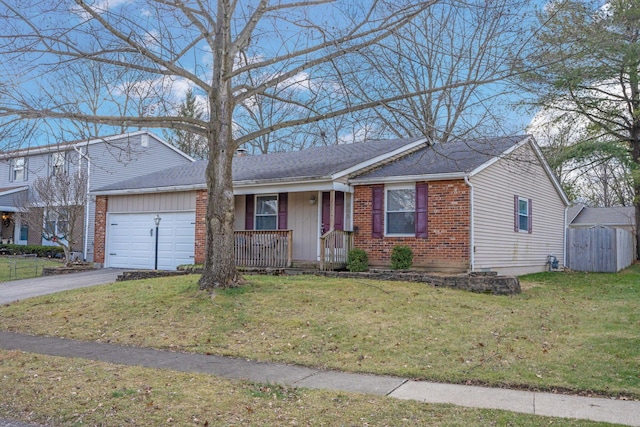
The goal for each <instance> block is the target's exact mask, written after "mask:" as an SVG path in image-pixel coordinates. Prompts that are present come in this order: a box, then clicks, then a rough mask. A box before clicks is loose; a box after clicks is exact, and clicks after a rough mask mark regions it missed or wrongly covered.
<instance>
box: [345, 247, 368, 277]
mask: <svg viewBox="0 0 640 427" xmlns="http://www.w3.org/2000/svg"><path fill="white" fill-rule="evenodd" d="M368 269H369V257H368V256H367V253H366V252H365V251H364V249H351V250H350V251H349V253H348V254H347V270H349V271H354V272H357V271H367V270H368Z"/></svg>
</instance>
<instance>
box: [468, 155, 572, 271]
mask: <svg viewBox="0 0 640 427" xmlns="http://www.w3.org/2000/svg"><path fill="white" fill-rule="evenodd" d="M470 182H471V183H472V185H473V189H474V190H473V191H474V197H473V210H474V224H473V226H474V242H473V245H474V261H475V270H476V271H488V270H491V271H497V272H498V273H500V274H527V273H533V272H537V271H544V270H545V269H546V268H547V264H546V263H547V256H548V255H550V254H554V255H555V256H556V257H557V258H558V260H559V261H560V263H561V264H562V262H563V257H564V234H565V228H564V211H565V206H564V203H563V200H562V198H561V196H560V195H559V194H558V192H557V190H556V188H555V187H554V185H553V184H552V182H551V180H550V179H549V177H548V176H547V174H546V172H545V170H544V168H543V166H542V165H541V163H540V162H539V160H538V158H537V157H536V156H535V154H534V152H533V151H532V149H531V147H530V146H529V145H525V146H523V147H521V148H519V149H518V150H517V151H516V152H514V153H513V155H512V156H510V157H509V158H505V159H502V160H501V161H498V162H496V163H494V164H493V165H491V166H489V167H488V168H486V169H485V170H483V171H481V172H480V173H478V174H477V175H476V176H474V177H472V178H471V180H470ZM514 195H517V196H519V197H523V198H526V199H531V200H532V207H533V212H532V218H533V232H532V233H531V234H529V233H527V232H522V231H520V232H516V231H514Z"/></svg>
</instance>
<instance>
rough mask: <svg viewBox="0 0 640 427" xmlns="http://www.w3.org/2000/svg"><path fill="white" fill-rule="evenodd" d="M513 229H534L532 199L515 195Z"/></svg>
mask: <svg viewBox="0 0 640 427" xmlns="http://www.w3.org/2000/svg"><path fill="white" fill-rule="evenodd" d="M513 204H514V206H513V231H515V232H520V231H524V232H527V233H531V232H532V231H533V216H532V212H533V210H532V204H533V203H532V201H531V199H525V198H522V197H519V196H517V195H516V196H514V197H513Z"/></svg>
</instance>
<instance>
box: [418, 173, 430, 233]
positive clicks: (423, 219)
mask: <svg viewBox="0 0 640 427" xmlns="http://www.w3.org/2000/svg"><path fill="white" fill-rule="evenodd" d="M428 189H429V185H428V184H427V183H426V182H418V183H416V237H417V238H419V239H426V238H427V210H428V191H429V190H428Z"/></svg>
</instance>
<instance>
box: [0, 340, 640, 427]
mask: <svg viewBox="0 0 640 427" xmlns="http://www.w3.org/2000/svg"><path fill="white" fill-rule="evenodd" d="M0 348H2V349H5V350H22V351H26V352H31V353H38V354H46V355H50V356H62V357H79V358H84V359H90V360H98V361H103V362H109V363H116V364H122V365H135V366H145V367H149V368H158V369H169V370H174V371H181V372H197V373H203V374H210V375H215V376H218V377H223V378H229V379H242V380H249V381H255V382H259V383H274V384H281V385H288V386H294V387H306V388H312V389H325V390H336V391H347V392H357V393H366V394H375V395H381V396H390V397H393V398H397V399H408V400H417V401H420V402H429V403H451V404H454V405H461V406H467V407H475V408H490V409H504V410H507V411H513V412H522V413H527V414H535V415H545V416H551V417H563V418H576V419H586V420H593V421H604V422H609V423H616V424H623V425H629V426H640V402H636V401H622V400H614V399H599V398H589V397H578V396H567V395H562V394H551V393H536V392H528V391H518V390H507V389H495V388H487V387H474V386H463V385H452V384H439V383H430V382H423V381H411V380H408V379H406V378H399V377H389V376H376V375H364V374H351V373H344V372H336V371H325V370H320V369H313V368H304V367H300V366H290V365H283V364H277V363H258V362H252V361H248V360H244V359H234V358H229V357H219V356H207V355H202V354H188V353H174V352H169V351H161V350H153V349H149V348H138V347H126V346H120V345H114V344H104V343H96V342H83V341H74V340H67V339H60V338H48V337H35V336H30V335H23V334H17V333H11V332H0Z"/></svg>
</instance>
